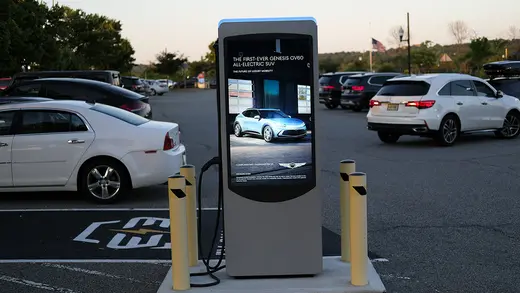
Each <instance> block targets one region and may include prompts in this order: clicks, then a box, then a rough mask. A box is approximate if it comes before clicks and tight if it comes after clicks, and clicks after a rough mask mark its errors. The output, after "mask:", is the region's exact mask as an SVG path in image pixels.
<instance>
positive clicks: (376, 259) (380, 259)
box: [370, 258, 389, 262]
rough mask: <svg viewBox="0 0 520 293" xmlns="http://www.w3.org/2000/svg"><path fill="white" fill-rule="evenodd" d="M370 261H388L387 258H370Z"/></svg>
mask: <svg viewBox="0 0 520 293" xmlns="http://www.w3.org/2000/svg"><path fill="white" fill-rule="evenodd" d="M370 261H371V262H389V260H388V259H386V258H374V259H372V260H370Z"/></svg>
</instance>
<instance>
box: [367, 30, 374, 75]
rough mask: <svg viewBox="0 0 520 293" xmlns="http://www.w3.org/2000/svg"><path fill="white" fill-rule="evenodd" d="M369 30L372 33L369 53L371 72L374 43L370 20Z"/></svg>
mask: <svg viewBox="0 0 520 293" xmlns="http://www.w3.org/2000/svg"><path fill="white" fill-rule="evenodd" d="M368 32H369V33H370V47H369V50H370V53H369V59H370V61H369V62H370V72H373V71H372V61H373V60H372V51H373V44H372V22H368Z"/></svg>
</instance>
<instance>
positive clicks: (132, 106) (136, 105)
mask: <svg viewBox="0 0 520 293" xmlns="http://www.w3.org/2000/svg"><path fill="white" fill-rule="evenodd" d="M144 107H145V103H143V102H141V101H135V102H131V103H127V104H124V105H122V106H120V108H121V109H124V110H127V111H130V112H135V111H139V110H142V109H144Z"/></svg>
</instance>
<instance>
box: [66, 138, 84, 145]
mask: <svg viewBox="0 0 520 293" xmlns="http://www.w3.org/2000/svg"><path fill="white" fill-rule="evenodd" d="M67 143H70V144H76V143H85V141H84V140H83V139H69V140H68V141H67Z"/></svg>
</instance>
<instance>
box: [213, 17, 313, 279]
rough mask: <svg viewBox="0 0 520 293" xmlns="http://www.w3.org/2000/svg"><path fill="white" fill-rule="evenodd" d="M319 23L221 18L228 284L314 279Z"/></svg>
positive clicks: (221, 128) (221, 136) (221, 127)
mask: <svg viewBox="0 0 520 293" xmlns="http://www.w3.org/2000/svg"><path fill="white" fill-rule="evenodd" d="M317 42H318V37H317V24H316V21H315V20H314V19H313V18H266V19H228V20H222V21H221V22H220V23H219V27H218V55H217V58H218V60H219V62H218V64H219V68H218V74H219V96H220V99H219V123H220V125H219V141H220V144H221V145H220V152H221V153H220V158H221V162H222V165H221V167H222V169H221V172H220V176H221V180H222V186H223V200H224V218H225V222H224V228H225V229H224V231H225V234H224V237H225V255H226V271H227V274H228V275H229V276H232V277H254V276H289V275H316V274H319V273H321V272H322V267H323V263H322V234H321V233H322V232H321V231H322V215H321V202H322V198H321V192H320V191H319V188H318V185H319V174H318V172H317V171H316V166H317V165H318V164H319V163H318V159H319V156H317V154H318V153H319V152H318V151H317V149H318V147H319V145H318V143H317V140H316V135H315V131H316V129H315V128H314V121H315V116H316V113H315V111H314V109H315V108H316V106H317V105H318V98H317V96H318V85H317V83H318V50H317Z"/></svg>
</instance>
